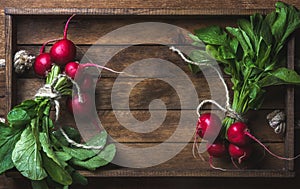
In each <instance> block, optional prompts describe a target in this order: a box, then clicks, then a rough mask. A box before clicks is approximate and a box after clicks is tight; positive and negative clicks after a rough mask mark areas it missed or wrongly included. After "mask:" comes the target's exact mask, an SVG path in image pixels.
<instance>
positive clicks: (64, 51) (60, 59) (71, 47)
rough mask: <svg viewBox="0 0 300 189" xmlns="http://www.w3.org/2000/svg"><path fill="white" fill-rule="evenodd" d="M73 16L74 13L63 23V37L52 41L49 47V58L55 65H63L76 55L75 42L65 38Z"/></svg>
mask: <svg viewBox="0 0 300 189" xmlns="http://www.w3.org/2000/svg"><path fill="white" fill-rule="evenodd" d="M74 16H75V14H74V15H72V16H71V17H70V18H69V19H68V21H67V23H66V25H65V29H64V37H63V39H61V40H59V41H57V42H56V43H54V44H53V46H52V47H51V49H50V55H51V58H52V60H53V61H54V62H55V63H56V64H57V65H65V64H66V63H68V62H71V61H73V60H74V58H75V56H76V46H75V44H74V43H73V42H72V41H71V40H69V39H67V31H68V27H69V23H70V20H71V19H72V18H73V17H74Z"/></svg>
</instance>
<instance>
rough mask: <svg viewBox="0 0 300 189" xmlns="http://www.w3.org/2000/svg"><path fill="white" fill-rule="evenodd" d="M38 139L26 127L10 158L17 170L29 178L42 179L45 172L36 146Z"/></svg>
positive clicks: (45, 175)
mask: <svg viewBox="0 0 300 189" xmlns="http://www.w3.org/2000/svg"><path fill="white" fill-rule="evenodd" d="M37 142H38V141H36V138H35V136H34V135H33V133H32V131H31V127H27V128H26V129H25V130H24V131H23V132H22V134H21V138H20V140H19V141H18V142H17V143H16V146H15V148H14V150H13V152H12V160H13V162H14V164H15V167H16V168H17V169H18V171H19V172H20V173H21V174H22V175H23V176H24V177H27V178H29V179H31V180H42V179H44V178H46V177H47V173H46V171H45V169H44V168H43V166H42V158H41V154H40V152H39V148H38V144H37Z"/></svg>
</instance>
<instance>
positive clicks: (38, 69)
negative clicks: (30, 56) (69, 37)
mask: <svg viewBox="0 0 300 189" xmlns="http://www.w3.org/2000/svg"><path fill="white" fill-rule="evenodd" d="M58 40H59V39H54V40H49V41H47V42H45V43H44V44H43V46H42V47H41V49H40V54H39V55H38V56H37V57H36V59H35V62H34V66H33V69H34V72H35V73H36V74H37V75H39V76H42V77H45V76H46V75H47V72H48V71H49V70H50V69H51V67H52V59H51V56H50V54H49V53H45V47H46V45H47V44H48V43H50V42H54V41H58Z"/></svg>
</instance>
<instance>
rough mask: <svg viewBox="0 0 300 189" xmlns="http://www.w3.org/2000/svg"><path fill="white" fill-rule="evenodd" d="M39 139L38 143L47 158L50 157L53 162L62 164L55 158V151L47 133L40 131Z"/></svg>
mask: <svg viewBox="0 0 300 189" xmlns="http://www.w3.org/2000/svg"><path fill="white" fill-rule="evenodd" d="M39 139H40V143H41V146H42V149H43V151H44V152H45V154H46V155H47V156H48V157H49V158H51V159H52V160H53V161H54V162H55V163H57V164H58V165H60V166H62V164H61V162H60V160H59V158H57V156H56V154H55V152H54V151H53V149H52V145H51V141H50V139H49V137H48V135H47V133H40V134H39Z"/></svg>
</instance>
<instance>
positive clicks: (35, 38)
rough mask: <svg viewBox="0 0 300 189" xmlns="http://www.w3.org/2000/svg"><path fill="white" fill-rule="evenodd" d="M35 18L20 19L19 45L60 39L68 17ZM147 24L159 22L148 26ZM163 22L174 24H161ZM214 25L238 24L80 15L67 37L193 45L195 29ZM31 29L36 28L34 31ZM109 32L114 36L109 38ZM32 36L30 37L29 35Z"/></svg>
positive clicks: (82, 41)
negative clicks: (192, 33)
mask: <svg viewBox="0 0 300 189" xmlns="http://www.w3.org/2000/svg"><path fill="white" fill-rule="evenodd" d="M33 18H34V19H32V17H26V16H25V17H21V18H19V19H18V25H17V31H18V41H17V43H18V44H43V43H44V42H45V41H47V40H49V39H56V38H61V37H62V35H63V29H64V24H65V22H66V20H67V18H68V16H51V17H49V19H47V22H45V18H43V17H38V16H36V17H33ZM186 20H188V22H187V21H186ZM146 22H156V23H149V24H146ZM112 23H113V24H112ZM162 23H166V24H171V25H162ZM212 23H214V24H219V25H221V26H228V25H233V24H234V23H236V21H235V19H232V17H230V16H227V17H226V16H225V17H224V18H223V19H222V20H220V19H218V18H217V17H211V16H195V17H187V16H181V17H180V16H178V17H163V16H160V17H146V16H139V17H137V16H133V17H132V16H122V17H120V16H119V17H112V16H108V17H106V16H96V17H89V16H84V17H83V16H77V17H74V19H72V20H71V22H70V25H69V26H70V27H69V30H68V37H69V39H71V40H72V41H73V42H74V43H75V44H77V45H80V44H102V45H104V44H105V45H110V44H118V45H120V44H136V43H137V44H139V43H150V44H190V39H189V37H188V36H187V33H188V32H193V31H194V30H195V29H199V28H201V27H204V26H208V25H211V24H212ZM130 24H135V25H130ZM141 24H143V25H142V26H141ZM175 26H177V27H180V28H176V27H175ZM121 27H123V28H122V30H120V28H121ZM32 28H35V29H34V30H32ZM146 28H147V29H146ZM112 31H114V32H112ZM119 31H120V32H119ZM109 32H112V33H110V34H109V35H108V33H109ZM29 33H30V35H27V34H29ZM91 34H92V35H91Z"/></svg>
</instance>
